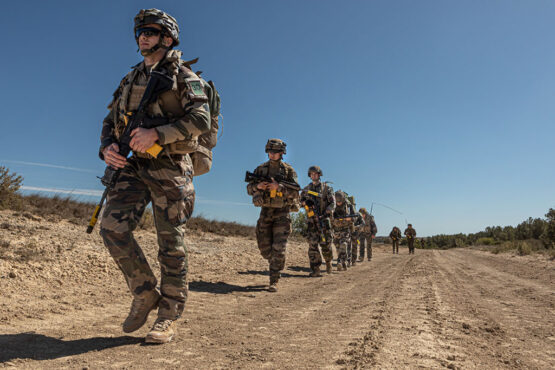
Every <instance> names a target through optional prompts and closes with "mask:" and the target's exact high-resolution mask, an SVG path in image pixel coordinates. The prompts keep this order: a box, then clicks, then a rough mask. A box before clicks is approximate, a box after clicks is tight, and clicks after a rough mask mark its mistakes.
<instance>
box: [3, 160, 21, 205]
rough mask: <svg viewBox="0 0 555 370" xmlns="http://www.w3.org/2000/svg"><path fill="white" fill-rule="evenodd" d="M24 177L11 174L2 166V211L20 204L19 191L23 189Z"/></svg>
mask: <svg viewBox="0 0 555 370" xmlns="http://www.w3.org/2000/svg"><path fill="white" fill-rule="evenodd" d="M22 182H23V177H21V176H19V175H17V174H15V173H10V170H9V169H8V168H6V167H4V166H0V209H3V208H10V207H12V206H13V205H14V204H15V203H17V202H18V200H19V196H18V195H17V191H18V190H19V188H20V187H21V183H22Z"/></svg>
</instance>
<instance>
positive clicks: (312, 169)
mask: <svg viewBox="0 0 555 370" xmlns="http://www.w3.org/2000/svg"><path fill="white" fill-rule="evenodd" d="M311 172H314V173H317V174H318V175H319V176H322V175H323V173H322V169H321V168H320V166H310V167H309V168H308V177H310V173H311Z"/></svg>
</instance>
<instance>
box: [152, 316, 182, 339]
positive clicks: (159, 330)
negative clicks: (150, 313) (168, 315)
mask: <svg viewBox="0 0 555 370" xmlns="http://www.w3.org/2000/svg"><path fill="white" fill-rule="evenodd" d="M174 323H175V321H174V320H169V319H162V318H160V317H159V318H157V319H156V321H155V322H154V325H153V326H152V329H150V331H149V332H148V334H147V335H146V337H145V343H151V344H163V343H168V342H169V341H171V340H172V338H173V336H174V335H175V331H174V330H173V328H174Z"/></svg>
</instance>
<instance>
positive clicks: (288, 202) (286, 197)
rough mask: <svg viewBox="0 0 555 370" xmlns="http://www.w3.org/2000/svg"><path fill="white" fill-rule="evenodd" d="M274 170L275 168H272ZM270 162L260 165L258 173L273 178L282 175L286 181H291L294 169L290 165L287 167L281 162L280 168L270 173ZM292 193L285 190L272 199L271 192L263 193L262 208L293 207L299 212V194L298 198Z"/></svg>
mask: <svg viewBox="0 0 555 370" xmlns="http://www.w3.org/2000/svg"><path fill="white" fill-rule="evenodd" d="M272 169H273V168H272ZM270 170H271V168H270V161H268V162H266V163H264V164H262V165H260V166H259V167H258V168H257V170H256V173H257V174H258V175H261V176H265V177H272V176H276V175H281V176H283V177H284V178H285V179H291V175H292V170H293V168H292V167H291V166H289V165H286V164H285V163H283V162H282V161H280V162H279V168H278V169H277V171H275V172H274V171H270ZM290 193H291V192H289V191H287V190H284V191H283V192H282V193H278V194H277V195H276V196H275V197H271V194H270V192H269V191H264V192H262V207H269V208H284V207H293V208H296V211H298V193H296V196H295V194H294V192H293V194H292V195H291V194H290Z"/></svg>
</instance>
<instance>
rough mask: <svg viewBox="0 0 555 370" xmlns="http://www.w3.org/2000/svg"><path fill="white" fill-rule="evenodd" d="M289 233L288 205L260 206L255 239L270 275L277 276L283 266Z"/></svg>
mask: <svg viewBox="0 0 555 370" xmlns="http://www.w3.org/2000/svg"><path fill="white" fill-rule="evenodd" d="M290 233H291V217H290V216H289V207H284V208H269V207H262V209H261V210H260V217H259V218H258V223H257V224H256V240H257V242H258V249H259V250H260V254H261V255H262V257H264V258H265V259H267V260H268V263H269V269H270V277H273V278H279V275H280V271H281V270H283V268H284V267H285V249H286V247H287V238H288V237H289V234H290Z"/></svg>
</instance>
